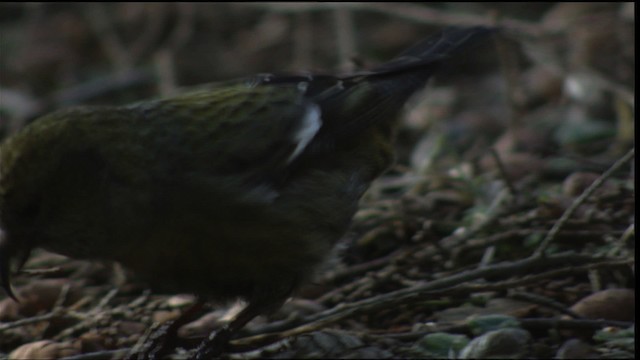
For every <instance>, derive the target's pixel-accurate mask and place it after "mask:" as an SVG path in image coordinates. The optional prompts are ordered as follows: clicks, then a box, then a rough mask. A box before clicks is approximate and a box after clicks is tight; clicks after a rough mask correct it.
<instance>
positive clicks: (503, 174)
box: [490, 147, 518, 196]
mask: <svg viewBox="0 0 640 360" xmlns="http://www.w3.org/2000/svg"><path fill="white" fill-rule="evenodd" d="M490 151H491V156H493V159H494V160H495V161H496V164H497V165H498V171H499V172H500V176H501V177H502V179H503V180H504V182H505V185H506V186H507V188H508V189H509V192H510V193H511V196H516V195H517V194H518V193H517V191H516V188H515V186H513V183H512V182H511V179H509V176H508V175H507V171H506V170H505V168H504V163H503V162H502V159H500V155H498V152H497V151H496V149H495V148H493V147H492V148H491V149H490Z"/></svg>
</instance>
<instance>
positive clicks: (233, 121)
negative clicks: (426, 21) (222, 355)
mask: <svg viewBox="0 0 640 360" xmlns="http://www.w3.org/2000/svg"><path fill="white" fill-rule="evenodd" d="M489 32H491V29H489V28H485V27H470V28H449V29H447V30H445V31H443V32H442V33H440V34H438V35H436V36H435V37H433V38H430V39H427V40H426V41H423V42H422V43H420V44H418V45H416V46H415V47H412V48H410V49H409V50H407V51H405V52H404V53H403V54H401V55H400V56H399V57H397V58H395V59H394V60H392V61H390V62H389V63H386V64H384V65H381V66H379V67H377V68H374V69H373V70H371V71H362V72H357V73H354V74H349V75H346V76H330V75H304V76H298V75H292V76H276V75H258V76H254V77H250V78H247V79H242V80H237V81H230V82H225V83H222V84H218V85H213V86H209V87H208V88H206V89H202V90H197V91H193V92H189V93H186V94H183V95H179V96H176V97H171V98H166V99H160V100H151V101H144V102H140V103H136V104H132V105H128V106H105V107H94V106H87V107H78V108H72V109H68V110H62V111H57V112H54V113H52V114H50V115H47V116H44V117H42V118H40V119H38V120H36V121H35V122H33V123H32V124H31V125H29V126H27V127H26V128H25V129H23V130H22V131H21V132H19V133H17V134H15V135H14V136H12V137H10V138H9V139H7V140H6V141H5V142H4V143H3V144H2V146H1V147H0V279H1V281H2V287H4V289H5V291H6V292H7V293H8V294H9V295H11V296H13V294H12V292H11V286H10V276H9V275H10V269H11V268H16V267H20V266H21V265H22V264H23V263H24V261H26V259H27V258H28V256H29V253H30V251H31V250H32V249H34V248H36V247H41V248H44V249H47V250H50V251H53V252H56V253H60V254H63V255H67V256H70V257H73V258H81V259H102V260H114V261H118V262H120V263H121V264H123V265H124V266H125V267H127V268H129V269H131V270H132V271H133V272H134V273H135V274H137V275H139V276H140V277H141V278H143V279H144V280H146V281H147V282H148V283H149V284H150V285H151V286H152V287H154V288H156V289H159V290H162V291H170V292H176V293H183V292H184V293H194V294H196V295H198V296H200V297H202V298H205V299H206V298H214V299H220V298H222V299H225V298H234V297H241V298H244V299H246V300H247V301H248V306H247V307H246V308H245V309H244V311H243V312H242V313H241V314H240V315H238V317H237V318H236V320H235V321H234V322H232V323H231V325H230V328H231V330H232V331H235V330H237V329H239V328H240V327H242V326H244V324H245V323H246V322H248V321H249V320H251V319H252V318H253V317H255V316H256V315H259V314H261V313H263V312H266V311H269V310H272V309H275V308H277V307H279V306H280V305H281V304H282V303H283V302H284V301H285V300H286V299H287V298H288V297H289V296H290V295H291V293H292V291H293V290H295V289H296V288H297V287H298V286H299V285H300V284H301V283H302V282H304V281H305V280H307V279H308V278H309V277H310V275H311V274H312V273H313V270H314V268H316V267H317V266H318V264H320V263H322V262H323V260H325V258H326V257H327V255H328V254H329V253H330V251H331V249H332V247H333V245H334V244H335V242H336V241H337V240H338V239H339V238H340V237H341V236H342V235H343V234H344V232H345V231H346V230H347V227H348V226H349V222H350V221H351V218H352V216H353V214H354V213H355V211H356V209H357V206H358V200H359V199H360V197H361V196H362V194H363V193H364V192H365V190H367V188H368V187H369V185H370V184H371V182H372V181H373V180H374V179H375V178H376V177H377V176H379V175H380V174H381V173H382V172H383V171H384V170H385V169H386V168H387V167H388V166H389V165H390V164H391V162H392V160H393V141H394V128H395V127H396V125H397V123H398V119H399V117H400V114H401V111H402V108H403V105H404V103H405V102H406V100H407V99H408V98H409V97H410V96H411V95H412V94H413V93H414V92H416V91H417V90H420V89H421V88H423V87H424V85H425V83H426V81H427V80H428V79H429V77H430V76H431V75H432V74H433V73H434V72H435V71H436V69H437V68H438V66H439V65H441V63H443V62H444V61H446V60H447V58H448V57H449V56H450V55H452V54H453V53H454V52H455V51H456V50H459V49H460V48H462V46H463V45H467V44H468V43H471V42H473V40H475V39H476V38H478V37H480V36H484V35H485V34H487V33H489Z"/></svg>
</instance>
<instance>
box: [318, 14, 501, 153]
mask: <svg viewBox="0 0 640 360" xmlns="http://www.w3.org/2000/svg"><path fill="white" fill-rule="evenodd" d="M494 31H495V28H491V27H486V26H474V27H450V28H446V29H445V30H443V31H442V32H440V33H438V34H437V35H435V36H432V37H430V38H427V39H426V40H423V41H421V42H419V43H418V44H416V45H415V46H412V47H411V48H409V49H407V50H405V51H404V52H402V53H401V54H400V55H399V56H397V57H396V58H394V59H393V60H391V61H389V62H387V63H384V64H382V65H380V66H377V67H375V68H373V69H371V70H367V71H358V72H355V73H352V74H349V75H346V76H341V77H338V78H337V79H336V78H334V79H333V81H335V80H339V82H338V85H336V83H335V82H334V83H333V84H331V83H332V80H331V79H330V80H329V81H326V82H321V81H317V82H315V83H314V82H312V83H311V84H312V86H314V84H315V89H314V91H313V92H315V95H313V96H312V98H314V100H316V101H317V102H318V103H319V104H320V106H321V108H322V113H323V114H324V115H327V116H323V119H330V120H329V121H327V122H326V123H325V124H324V125H323V129H321V132H320V134H319V139H320V141H319V143H323V142H324V141H325V140H327V139H333V141H340V139H348V138H350V137H352V136H354V135H355V134H357V133H359V132H361V131H363V130H364V129H366V128H368V127H370V126H375V125H376V124H380V123H386V122H388V121H394V120H395V119H397V114H398V113H399V112H400V110H401V108H402V106H403V105H404V103H405V102H406V101H407V99H408V98H409V97H410V96H411V95H412V94H413V93H415V92H416V91H418V90H420V89H422V88H423V87H424V86H425V84H426V82H427V80H428V79H429V78H430V77H431V76H432V75H433V74H434V73H435V72H436V71H437V70H438V68H439V67H440V65H441V64H442V63H443V62H444V61H445V60H447V59H449V58H450V57H452V56H455V55H457V53H458V52H459V51H460V50H464V49H465V48H467V47H468V45H471V44H473V43H476V42H477V41H476V40H479V39H480V38H483V37H486V36H487V35H488V34H490V33H492V32H494ZM318 80H320V79H318ZM327 83H328V84H330V85H329V86H327ZM331 120H333V121H331Z"/></svg>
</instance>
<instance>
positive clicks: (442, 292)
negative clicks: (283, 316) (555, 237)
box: [232, 254, 632, 350]
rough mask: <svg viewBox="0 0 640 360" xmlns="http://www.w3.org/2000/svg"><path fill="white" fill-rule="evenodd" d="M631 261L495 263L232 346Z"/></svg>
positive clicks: (577, 258)
mask: <svg viewBox="0 0 640 360" xmlns="http://www.w3.org/2000/svg"><path fill="white" fill-rule="evenodd" d="M631 262H632V260H628V259H623V260H606V261H600V262H597V258H592V257H588V256H582V255H572V254H564V255H555V256H552V257H547V258H527V259H523V260H519V261H515V262H508V263H501V264H496V265H493V266H488V267H485V268H481V269H476V270H472V271H467V272H465V273H462V274H456V275H452V276H449V277H446V278H443V279H438V280H434V281H432V282H429V283H426V284H422V285H419V286H414V287H411V288H407V289H401V290H397V291H393V292H390V293H386V294H382V295H378V296H374V297H371V298H367V299H364V300H360V301H357V302H353V303H349V304H341V305H338V306H336V307H334V308H332V309H329V310H327V311H324V312H322V313H320V314H316V315H313V316H309V317H307V318H305V319H303V320H302V321H301V322H300V323H301V325H299V326H297V327H295V328H292V329H289V330H285V331H282V332H280V333H271V334H262V335H256V336H252V337H247V338H243V339H238V340H235V341H233V342H232V344H233V345H234V348H236V347H237V348H236V349H237V350H238V349H242V348H247V347H255V346H256V344H267V343H272V342H275V341H279V340H282V339H284V338H287V337H290V336H296V335H300V334H303V333H307V332H310V331H315V330H318V329H321V328H324V327H326V326H328V325H330V324H333V323H336V322H338V321H342V320H345V319H347V318H350V317H353V316H356V315H358V314H362V313H366V312H373V311H376V310H380V309H385V308H393V307H397V306H398V305H406V304H408V303H413V302H415V301H422V300H423V299H424V298H434V297H438V296H455V295H458V296H460V295H467V294H470V293H474V292H486V291H499V290H505V289H510V288H513V287H516V286H523V285H526V284H531V283H537V282H540V281H543V280H548V279H549V278H554V277H558V276H560V275H567V274H574V273H583V272H585V271H588V270H591V269H597V268H602V267H615V266H623V265H628V264H630V263H631ZM578 264H584V265H578ZM559 265H566V266H564V267H563V268H560V269H556V270H551V271H547V272H544V273H541V274H536V275H531V276H525V277H523V278H520V279H516V280H506V281H501V282H497V283H493V284H470V283H467V284H461V283H462V282H466V281H469V280H473V279H478V278H484V277H487V276H500V275H502V276H509V275H512V274H517V273H520V272H526V271H531V269H532V268H536V267H541V268H550V267H554V266H559Z"/></svg>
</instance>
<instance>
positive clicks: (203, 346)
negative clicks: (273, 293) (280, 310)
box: [192, 301, 273, 360]
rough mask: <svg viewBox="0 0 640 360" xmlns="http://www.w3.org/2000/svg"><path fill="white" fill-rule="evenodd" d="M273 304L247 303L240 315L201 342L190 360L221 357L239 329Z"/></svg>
mask: <svg viewBox="0 0 640 360" xmlns="http://www.w3.org/2000/svg"><path fill="white" fill-rule="evenodd" d="M272 305H273V304H271V303H265V302H261V301H256V302H249V304H248V305H247V306H246V307H245V308H244V309H242V311H240V313H239V314H238V315H237V316H236V317H235V318H234V319H233V320H232V321H231V322H230V323H229V324H227V325H225V326H223V327H222V329H220V330H217V331H213V332H212V333H211V334H210V335H209V337H208V338H206V339H205V340H203V341H202V342H201V343H200V345H199V346H198V349H196V352H195V354H194V356H193V358H192V359H194V360H204V359H212V358H215V357H218V356H220V355H222V353H224V352H225V350H227V347H228V345H229V341H230V340H231V338H232V337H233V335H235V334H236V333H237V332H238V331H240V329H242V328H243V327H244V326H245V325H246V324H247V323H248V322H249V321H251V320H253V318H255V317H256V316H258V315H260V314H262V313H264V312H265V310H267V309H269V308H271V307H272Z"/></svg>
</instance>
